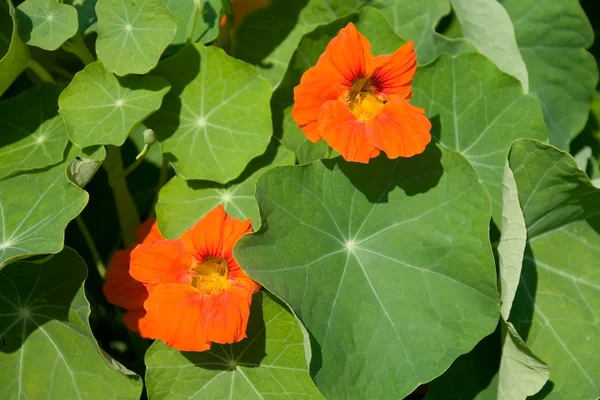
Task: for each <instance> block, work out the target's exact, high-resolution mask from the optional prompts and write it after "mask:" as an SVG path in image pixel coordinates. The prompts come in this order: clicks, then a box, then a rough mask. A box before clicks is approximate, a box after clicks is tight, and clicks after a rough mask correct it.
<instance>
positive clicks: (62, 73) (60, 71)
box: [52, 65, 73, 80]
mask: <svg viewBox="0 0 600 400" xmlns="http://www.w3.org/2000/svg"><path fill="white" fill-rule="evenodd" d="M52 71H54V72H56V73H57V74H59V75H60V76H62V77H63V78H65V79H68V80H71V79H73V74H72V73H70V72H69V71H67V70H66V69H64V68H61V67H59V66H58V65H53V66H52Z"/></svg>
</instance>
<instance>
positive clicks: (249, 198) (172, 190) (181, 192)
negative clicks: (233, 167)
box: [156, 143, 295, 239]
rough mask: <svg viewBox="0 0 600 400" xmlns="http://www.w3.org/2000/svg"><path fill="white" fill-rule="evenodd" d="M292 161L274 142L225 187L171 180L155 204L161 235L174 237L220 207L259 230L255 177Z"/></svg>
mask: <svg viewBox="0 0 600 400" xmlns="http://www.w3.org/2000/svg"><path fill="white" fill-rule="evenodd" d="M294 161H295V157H294V154H293V153H292V152H291V151H289V150H287V149H285V148H283V147H281V146H280V147H279V148H276V144H275V143H273V145H272V146H269V149H268V150H267V152H266V153H265V154H263V155H262V156H260V157H257V158H255V159H254V160H252V161H251V162H250V164H248V167H247V168H246V170H245V171H244V174H242V176H240V177H239V178H238V179H236V180H235V181H232V182H230V183H228V184H226V185H221V184H216V183H214V182H208V181H185V180H184V179H181V178H179V177H177V176H176V177H174V178H173V179H171V180H170V181H169V183H167V184H166V185H165V186H164V187H163V188H162V189H161V191H160V194H159V196H158V202H157V204H156V215H157V220H158V226H159V228H160V231H161V233H162V234H163V235H164V236H165V237H166V238H173V239H174V238H177V237H179V236H180V235H181V234H182V233H183V232H185V231H186V230H187V229H189V228H190V227H191V226H192V225H193V224H195V223H196V222H197V221H198V220H200V218H202V217H203V216H204V214H206V213H207V212H208V211H210V210H212V209H213V208H214V207H216V206H217V205H219V204H223V206H224V207H225V211H227V213H228V214H229V215H230V216H232V217H233V218H239V219H241V220H246V219H247V218H250V219H251V220H252V223H253V226H254V228H258V226H259V225H260V215H259V212H258V205H257V204H256V200H255V199H254V191H255V188H256V181H257V180H258V177H259V176H260V175H261V174H262V173H263V172H265V170H267V169H268V168H271V167H273V166H277V165H290V164H294Z"/></svg>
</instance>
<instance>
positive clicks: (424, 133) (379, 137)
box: [366, 100, 431, 159]
mask: <svg viewBox="0 0 600 400" xmlns="http://www.w3.org/2000/svg"><path fill="white" fill-rule="evenodd" d="M424 114H425V111H424V110H423V109H422V108H418V107H415V106H412V105H410V104H408V102H407V101H405V100H402V101H393V102H388V103H387V104H385V105H384V106H383V110H382V112H381V114H379V115H378V116H377V117H375V118H372V119H370V120H368V121H367V122H366V135H367V138H368V140H369V142H371V144H373V145H374V146H376V147H377V148H379V149H381V150H383V151H385V153H386V154H387V156H388V157H389V158H392V159H393V158H397V157H411V156H413V155H415V154H420V153H422V152H423V151H424V150H425V147H426V146H427V144H428V143H429V142H430V141H431V134H430V133H429V131H430V130H431V123H430V122H429V120H428V119H427V117H426V116H425V115H424Z"/></svg>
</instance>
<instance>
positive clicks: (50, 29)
mask: <svg viewBox="0 0 600 400" xmlns="http://www.w3.org/2000/svg"><path fill="white" fill-rule="evenodd" d="M17 18H18V19H19V33H20V35H21V38H22V39H23V41H24V42H25V43H27V44H28V45H30V46H37V47H39V48H42V49H44V50H56V49H58V48H59V47H60V46H61V45H62V44H63V43H64V42H65V40H67V39H70V38H71V37H72V36H73V35H75V33H77V10H76V9H75V8H74V7H73V6H70V5H68V4H61V3H58V2H56V1H55V0H25V1H24V2H23V3H21V4H20V5H19V7H18V8H17Z"/></svg>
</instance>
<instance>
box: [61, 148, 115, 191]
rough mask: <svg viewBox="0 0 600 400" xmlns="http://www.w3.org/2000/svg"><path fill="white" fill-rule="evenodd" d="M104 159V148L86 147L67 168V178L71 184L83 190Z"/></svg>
mask: <svg viewBox="0 0 600 400" xmlns="http://www.w3.org/2000/svg"><path fill="white" fill-rule="evenodd" d="M105 158H106V149H105V148H104V146H92V147H86V148H85V149H82V150H81V152H80V153H79V155H78V156H76V157H75V159H74V160H71V162H70V163H69V165H68V166H67V176H68V177H69V179H70V180H71V182H73V183H74V184H76V185H77V186H79V187H80V188H83V187H85V185H87V184H88V182H89V181H90V180H92V178H93V177H94V175H95V174H96V172H97V171H98V169H99V168H100V166H101V165H102V161H104V159H105Z"/></svg>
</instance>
